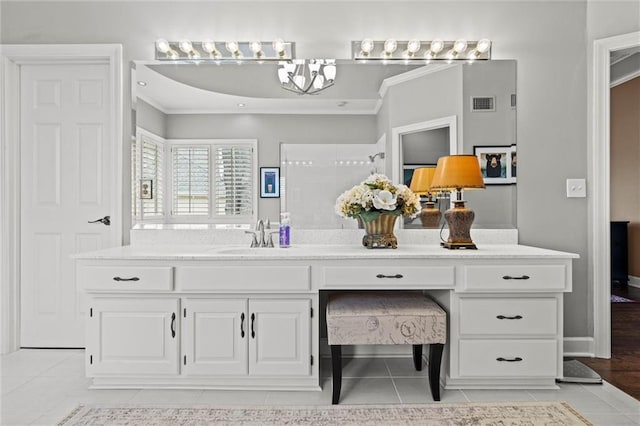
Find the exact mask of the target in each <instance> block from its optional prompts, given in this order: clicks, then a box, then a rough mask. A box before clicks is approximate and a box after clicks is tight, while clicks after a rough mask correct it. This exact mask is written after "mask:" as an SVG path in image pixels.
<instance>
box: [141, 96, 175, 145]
mask: <svg viewBox="0 0 640 426" xmlns="http://www.w3.org/2000/svg"><path fill="white" fill-rule="evenodd" d="M134 114H135V121H134V123H135V124H136V125H137V126H138V127H142V128H143V129H145V130H148V131H150V132H151V133H154V134H156V135H158V136H160V137H163V138H166V137H167V131H166V125H167V115H166V114H165V113H163V112H162V111H160V110H158V109H157V108H154V107H153V106H151V105H149V104H148V103H146V102H145V101H143V100H141V99H138V100H137V102H136V109H135V111H134Z"/></svg>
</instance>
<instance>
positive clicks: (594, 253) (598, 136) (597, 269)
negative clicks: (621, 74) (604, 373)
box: [588, 32, 640, 358]
mask: <svg viewBox="0 0 640 426" xmlns="http://www.w3.org/2000/svg"><path fill="white" fill-rule="evenodd" d="M638 45H640V32H634V33H630V34H624V35H620V36H616V37H609V38H605V39H600V40H595V41H594V43H593V64H592V66H593V82H592V89H593V94H592V96H593V105H592V108H593V110H592V129H591V130H592V135H591V139H590V141H589V153H588V154H589V155H590V162H589V169H590V172H591V173H590V175H591V181H592V182H593V184H592V185H591V187H592V191H593V192H592V194H591V197H590V198H589V204H590V212H591V217H590V219H591V232H590V233H589V235H590V238H589V248H590V256H589V261H590V263H591V265H590V268H589V269H590V272H591V274H590V278H591V282H590V285H592V286H593V287H592V288H593V327H594V330H593V334H594V353H595V356H597V357H601V358H610V357H611V304H610V298H611V285H610V281H611V280H610V275H611V259H610V253H609V246H610V238H611V235H610V230H609V220H610V210H609V209H610V194H609V185H610V174H609V173H610V172H609V161H610V146H609V143H610V141H609V131H610V105H609V95H610V90H611V89H610V87H609V85H610V55H611V51H614V50H621V49H626V48H628V47H633V46H638Z"/></svg>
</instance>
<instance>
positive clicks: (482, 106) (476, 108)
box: [471, 96, 496, 112]
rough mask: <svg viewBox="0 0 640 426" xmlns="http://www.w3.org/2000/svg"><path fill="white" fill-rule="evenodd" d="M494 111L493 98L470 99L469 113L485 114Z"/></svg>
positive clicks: (494, 99) (494, 100) (494, 102)
mask: <svg viewBox="0 0 640 426" xmlns="http://www.w3.org/2000/svg"><path fill="white" fill-rule="evenodd" d="M495 110H496V98H495V96H474V97H472V98H471V111H473V112H480V111H481V112H486V111H495Z"/></svg>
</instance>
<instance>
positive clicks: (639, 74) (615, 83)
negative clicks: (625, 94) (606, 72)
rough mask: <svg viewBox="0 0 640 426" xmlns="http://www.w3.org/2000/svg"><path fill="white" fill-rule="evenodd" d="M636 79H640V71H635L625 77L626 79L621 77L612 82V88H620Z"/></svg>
mask: <svg viewBox="0 0 640 426" xmlns="http://www.w3.org/2000/svg"><path fill="white" fill-rule="evenodd" d="M636 77H640V70H637V71H634V72H632V73H629V74H627V75H625V76H624V77H620V78H619V79H617V80H614V81H612V82H611V86H610V87H611V88H614V87H616V86H620V85H621V84H623V83H626V82H627V81H629V80H633V79H634V78H636Z"/></svg>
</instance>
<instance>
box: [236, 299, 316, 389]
mask: <svg viewBox="0 0 640 426" xmlns="http://www.w3.org/2000/svg"><path fill="white" fill-rule="evenodd" d="M249 321H250V324H249V333H250V334H251V336H250V337H251V338H250V339H249V374H250V375H253V376H280V377H286V376H307V375H309V374H311V340H310V338H311V300H310V299H250V300H249Z"/></svg>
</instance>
